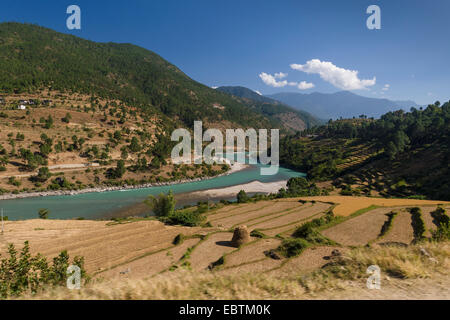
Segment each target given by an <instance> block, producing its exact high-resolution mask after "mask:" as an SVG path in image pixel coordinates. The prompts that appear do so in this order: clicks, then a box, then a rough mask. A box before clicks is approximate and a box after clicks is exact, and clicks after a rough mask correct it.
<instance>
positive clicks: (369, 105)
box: [266, 91, 419, 119]
mask: <svg viewBox="0 0 450 320" xmlns="http://www.w3.org/2000/svg"><path fill="white" fill-rule="evenodd" d="M266 97H268V98H272V99H275V100H278V101H281V102H283V103H285V104H287V105H289V106H291V107H293V108H295V109H301V110H304V111H306V112H309V113H312V114H314V115H316V116H317V117H320V118H322V119H338V118H340V117H342V118H352V117H358V116H359V115H362V114H364V115H367V116H368V117H375V118H378V117H380V116H381V115H383V114H385V113H387V112H389V111H395V110H398V109H408V110H409V108H410V107H419V105H418V104H417V103H415V102H414V101H408V100H407V101H392V100H389V99H385V98H382V99H380V98H370V97H364V96H360V95H357V94H355V93H353V92H350V91H338V92H335V93H320V92H313V93H309V94H305V93H298V92H280V93H275V94H270V95H266Z"/></svg>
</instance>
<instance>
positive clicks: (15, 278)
mask: <svg viewBox="0 0 450 320" xmlns="http://www.w3.org/2000/svg"><path fill="white" fill-rule="evenodd" d="M7 254H8V255H9V257H5V258H2V259H1V261H0V298H2V299H6V298H8V297H14V296H20V295H21V294H23V293H32V294H34V293H36V292H38V290H39V289H41V288H43V287H44V286H49V285H50V286H65V285H66V281H67V277H68V275H67V268H68V267H69V255H68V254H67V251H62V252H61V253H60V254H59V255H58V256H56V257H55V258H53V264H52V265H50V264H49V263H48V262H47V259H46V258H45V257H44V256H42V255H41V254H37V255H36V256H32V255H31V253H30V247H29V243H28V241H25V244H24V246H23V248H22V250H21V252H20V255H19V256H18V252H17V250H16V249H15V247H14V245H13V244H10V245H9V246H8V251H7ZM72 264H73V265H76V266H78V267H79V268H80V269H81V279H84V280H85V281H87V279H88V277H87V275H86V271H85V269H84V258H82V257H75V258H74V259H73V262H72Z"/></svg>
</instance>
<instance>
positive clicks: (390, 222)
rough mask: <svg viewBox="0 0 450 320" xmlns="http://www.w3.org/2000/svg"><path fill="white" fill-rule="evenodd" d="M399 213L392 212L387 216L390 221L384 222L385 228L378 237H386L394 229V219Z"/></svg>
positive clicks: (382, 228)
mask: <svg viewBox="0 0 450 320" xmlns="http://www.w3.org/2000/svg"><path fill="white" fill-rule="evenodd" d="M397 214H398V213H397V212H394V211H392V212H390V213H388V214H387V216H388V219H387V220H386V221H385V222H384V224H383V226H382V227H381V231H380V235H379V236H378V237H382V236H384V235H385V234H386V233H388V231H389V230H390V229H391V228H392V224H393V223H394V218H395V217H396V216H397Z"/></svg>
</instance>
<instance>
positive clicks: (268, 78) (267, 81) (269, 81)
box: [259, 72, 288, 88]
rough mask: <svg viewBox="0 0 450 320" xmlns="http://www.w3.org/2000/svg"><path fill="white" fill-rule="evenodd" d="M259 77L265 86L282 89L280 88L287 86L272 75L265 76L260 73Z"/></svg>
mask: <svg viewBox="0 0 450 320" xmlns="http://www.w3.org/2000/svg"><path fill="white" fill-rule="evenodd" d="M259 77H260V78H261V80H262V81H263V82H264V83H265V84H267V85H268V86H271V87H274V88H282V87H285V86H287V84H288V82H287V81H286V80H283V81H277V80H276V78H275V77H274V76H273V75H271V74H267V73H265V72H261V73H260V74H259Z"/></svg>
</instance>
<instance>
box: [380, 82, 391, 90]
mask: <svg viewBox="0 0 450 320" xmlns="http://www.w3.org/2000/svg"><path fill="white" fill-rule="evenodd" d="M390 87H391V85H390V84H385V85H384V87H383V88H382V89H381V90H383V91H388V90H389V88H390Z"/></svg>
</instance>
